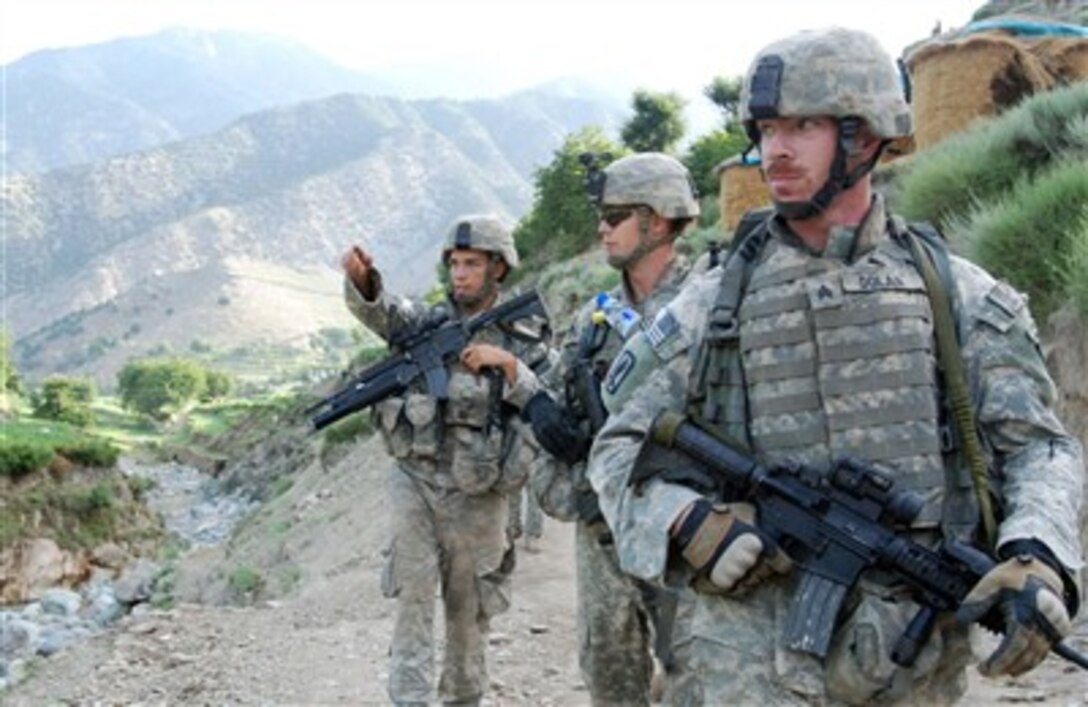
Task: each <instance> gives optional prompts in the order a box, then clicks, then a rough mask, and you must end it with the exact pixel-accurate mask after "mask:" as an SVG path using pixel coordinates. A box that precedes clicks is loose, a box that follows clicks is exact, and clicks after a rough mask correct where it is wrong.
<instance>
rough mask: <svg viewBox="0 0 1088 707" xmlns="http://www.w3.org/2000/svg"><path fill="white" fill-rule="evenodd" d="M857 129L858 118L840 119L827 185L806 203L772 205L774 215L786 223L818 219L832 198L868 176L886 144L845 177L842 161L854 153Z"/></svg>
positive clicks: (777, 202) (883, 143)
mask: <svg viewBox="0 0 1088 707" xmlns="http://www.w3.org/2000/svg"><path fill="white" fill-rule="evenodd" d="M860 129H861V119H860V118H854V117H847V118H840V119H839V138H838V140H837V141H836V143H835V159H834V160H833V161H832V163H831V172H830V174H828V176H827V181H826V182H824V185H823V186H822V187H820V190H819V191H817V192H816V193H815V194H814V195H813V196H812V198H811V199H809V200H808V201H776V202H774V210H775V213H777V214H778V215H779V216H781V217H782V218H784V219H786V220H788V221H804V220H805V219H810V218H813V217H814V216H818V215H820V214H822V213H823V212H824V211H826V210H827V207H828V206H830V205H831V202H832V201H834V199H835V197H836V196H838V195H839V194H840V193H841V192H843V191H846V190H847V189H849V188H850V187H852V186H854V185H855V184H857V183H858V180H860V179H861V178H862V177H864V176H865V175H866V174H868V173H869V172H870V171H871V170H872V169H873V167H875V166H876V163H877V160H879V159H880V154H881V153H882V152H883V151H884V148H885V147H886V146H887V144H888V141H887V140H883V141H881V143H880V146H879V147H878V148H877V151H876V152H875V153H874V154H873V157H872V159H869V160H866V161H865V162H862V163H861V164H859V165H858V166H857V167H855V168H854V169H853V171H851V172H849V173H848V172H847V171H846V159H847V157H849V155H850V154H852V153H853V152H854V149H855V140H856V139H857V135H858V131H859V130H860Z"/></svg>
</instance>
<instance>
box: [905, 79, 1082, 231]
mask: <svg viewBox="0 0 1088 707" xmlns="http://www.w3.org/2000/svg"><path fill="white" fill-rule="evenodd" d="M1085 159H1088V82H1085V81H1081V82H1079V83H1077V84H1074V85H1073V86H1069V87H1066V88H1060V89H1056V90H1053V91H1048V92H1046V93H1044V94H1040V95H1038V96H1034V97H1032V98H1030V99H1029V100H1026V101H1024V102H1023V103H1021V104H1020V105H1019V106H1017V107H1016V108H1014V109H1012V110H1009V111H1007V112H1006V113H1004V114H1002V115H1000V116H998V117H997V118H995V119H992V120H987V121H983V122H980V123H978V124H977V125H976V126H975V127H974V128H972V129H970V130H967V131H965V132H962V133H958V134H956V135H954V136H952V137H950V138H948V139H946V140H944V141H942V142H941V144H939V145H937V146H935V147H933V148H932V149H929V150H926V151H925V152H921V153H919V154H918V155H917V156H916V158H915V159H914V162H913V164H912V166H911V167H910V168H909V169H908V170H907V173H906V174H905V175H903V178H902V180H901V182H900V184H899V188H898V193H899V197H898V201H897V207H896V208H897V210H899V211H900V212H901V213H902V214H903V215H904V216H905V217H906V218H908V219H909V220H912V221H921V220H925V221H930V222H931V223H933V224H934V225H937V226H939V227H941V228H945V227H947V226H948V225H949V224H950V223H951V222H952V221H953V220H955V219H956V218H957V217H958V218H962V217H964V216H965V212H966V211H967V210H968V209H970V207H971V205H972V204H973V203H979V202H986V201H989V200H992V199H996V198H999V197H1000V196H1002V195H1003V194H1004V193H1006V192H1008V191H1009V190H1011V189H1013V188H1014V187H1015V186H1016V185H1017V184H1018V183H1020V182H1021V181H1023V180H1025V179H1032V178H1034V177H1035V176H1037V175H1039V174H1041V173H1043V172H1045V171H1047V170H1048V169H1049V168H1051V167H1052V166H1053V165H1054V164H1055V163H1057V162H1060V161H1062V160H1068V161H1080V163H1081V164H1082V165H1083V164H1084V160H1085Z"/></svg>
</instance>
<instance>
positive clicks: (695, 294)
mask: <svg viewBox="0 0 1088 707" xmlns="http://www.w3.org/2000/svg"><path fill="white" fill-rule="evenodd" d="M719 275H720V270H713V271H710V272H708V273H706V274H705V275H702V276H698V277H695V276H693V277H689V279H688V281H687V283H686V284H685V285H684V287H683V289H682V290H681V291H680V294H679V295H677V297H676V299H674V300H673V301H672V302H670V303H669V304H668V305H666V306H665V307H664V308H662V309H661V310H660V311H659V312H658V314H657V316H656V317H655V318H654V323H653V326H654V327H656V326H657V325H658V324H660V323H662V322H665V321H668V320H669V319H668V318H669V317H672V318H673V321H674V323H675V324H673V323H670V325H669V326H668V327H664V328H661V330H662V331H668V332H669V333H668V335H667V336H663V337H655V343H654V345H653V346H652V348H653V350H654V355H656V356H657V357H658V358H659V359H660V360H659V361H658V362H655V363H656V365H654V366H653V367H652V369H653V372H652V373H651V374H650V375H649V376H648V377H646V378H645V379H644V381H643V382H641V383H639V384H638V385H637V386H636V387H635V388H634V389H633V390H632V391H630V393H629V395H627V394H626V393H625V394H624V397H625V399H626V403H625V404H624V405H623V406H622V408H620V409H618V410H614V411H612V413H611V414H610V415H609V417H608V422H607V423H605V426H604V428H603V429H602V430H601V432H600V434H599V435H598V436H597V439H596V440H595V442H594V444H593V449H592V450H591V452H590V456H589V466H588V469H587V475H588V477H589V481H590V483H591V484H592V485H593V489H594V490H595V491H596V492H597V495H598V497H599V500H600V504H601V511H602V512H603V513H604V517H605V520H606V521H607V523H608V525H609V527H610V528H611V529H612V534H613V536H614V538H615V541H616V550H617V554H618V555H619V561H620V566H621V568H622V569H623V570H624V571H625V572H627V573H629V574H632V575H634V576H636V577H639V578H641V579H645V580H651V581H658V582H660V581H663V577H664V573H665V567H666V563H667V561H668V551H669V527H670V526H671V525H672V523H673V521H674V520H675V519H676V517H677V516H678V515H679V514H680V512H681V511H682V510H683V509H684V508H686V507H687V506H688V505H689V504H690V503H692V502H693V501H694V500H696V499H697V498H699V495H698V494H697V493H696V492H694V491H692V490H691V489H689V488H686V487H684V486H680V485H678V484H673V483H668V482H664V481H659V480H655V481H650V482H648V483H646V484H645V485H643V486H641V487H639V488H637V489H636V488H632V487H631V486H630V485H629V484H628V479H629V478H630V474H631V470H632V467H633V465H634V462H635V459H636V457H637V455H638V452H639V449H640V447H641V446H642V443H643V440H644V439H645V437H646V434H647V432H648V431H649V429H650V425H651V423H652V422H653V420H654V418H655V417H656V416H657V414H658V413H659V412H660V411H662V410H664V409H668V410H673V411H676V412H683V410H684V407H685V402H686V400H687V388H688V379H689V377H690V373H691V367H692V364H693V358H694V356H695V354H696V352H697V351H698V347H699V341H700V337H701V336H702V331H703V329H704V327H705V324H706V313H707V311H709V309H710V305H711V304H712V303H713V301H714V297H715V295H716V293H717V288H718V279H719V278H718V276H719ZM641 336H643V333H639V334H636V335H635V336H633V337H632V338H631V339H629V340H628V342H627V344H626V345H625V346H624V352H627V351H629V350H631V349H632V348H633V347H634V346H636V345H637V342H636V338H637V337H641ZM622 356H623V353H621V354H620V357H622ZM620 357H617V360H619V359H620ZM609 380H610V382H611V381H612V376H611V372H610V376H609ZM623 383H624V381H622V380H621V381H618V382H617V385H618V386H620V387H622V386H623Z"/></svg>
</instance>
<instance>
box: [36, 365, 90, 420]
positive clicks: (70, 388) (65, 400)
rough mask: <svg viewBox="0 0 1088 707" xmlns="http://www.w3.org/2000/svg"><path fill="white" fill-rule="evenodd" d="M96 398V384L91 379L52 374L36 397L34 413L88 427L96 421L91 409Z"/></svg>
mask: <svg viewBox="0 0 1088 707" xmlns="http://www.w3.org/2000/svg"><path fill="white" fill-rule="evenodd" d="M94 397H95V389H94V383H92V382H91V381H90V379H87V378H70V377H67V376H50V377H49V378H46V379H45V381H44V382H43V383H42V387H41V389H40V390H39V391H38V392H37V393H36V394H35V395H34V396H33V401H32V406H33V414H34V416H35V417H40V418H43V419H46V420H58V421H60V422H67V423H68V424H70V425H75V426H76V427H87V426H88V425H90V424H91V423H93V422H94V413H93V412H92V411H91V403H93V402H94Z"/></svg>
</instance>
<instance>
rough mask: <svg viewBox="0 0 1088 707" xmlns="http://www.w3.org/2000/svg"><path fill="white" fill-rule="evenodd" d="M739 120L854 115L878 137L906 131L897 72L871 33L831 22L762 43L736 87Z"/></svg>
mask: <svg viewBox="0 0 1088 707" xmlns="http://www.w3.org/2000/svg"><path fill="white" fill-rule="evenodd" d="M740 105H741V120H742V121H743V122H744V124H745V126H746V127H747V128H748V132H749V135H753V134H754V133H753V123H754V121H756V120H759V119H761V118H773V117H780V116H806V115H809V116H816V115H831V116H835V117H837V118H845V117H847V116H858V117H860V118H862V119H863V120H865V122H866V123H868V125H869V128H870V129H871V130H872V131H873V133H874V134H875V135H876V136H877V137H880V138H884V139H892V138H896V137H901V136H906V135H909V134H910V132H911V117H910V107H909V106H908V105H907V102H906V100H905V99H904V96H903V86H902V82H901V77H900V75H899V72H898V71H897V70H896V67H895V64H894V63H893V62H892V59H891V57H890V56H889V55H888V53H887V52H885V51H884V49H883V47H881V46H880V43H879V42H878V41H877V40H876V38H874V37H873V36H872V35H869V34H867V33H865V32H860V31H857V30H850V29H843V28H841V27H832V28H828V29H823V30H809V31H804V32H799V33H797V34H795V35H793V36H791V37H787V38H786V39H782V40H779V41H777V42H774V43H772V44H770V45H768V46H767V47H765V48H764V49H763V50H762V51H760V52H759V54H757V55H756V58H755V59H754V60H753V61H752V65H751V66H750V67H749V69H748V74H747V75H746V76H745V78H744V85H743V86H742V88H741V101H740Z"/></svg>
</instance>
